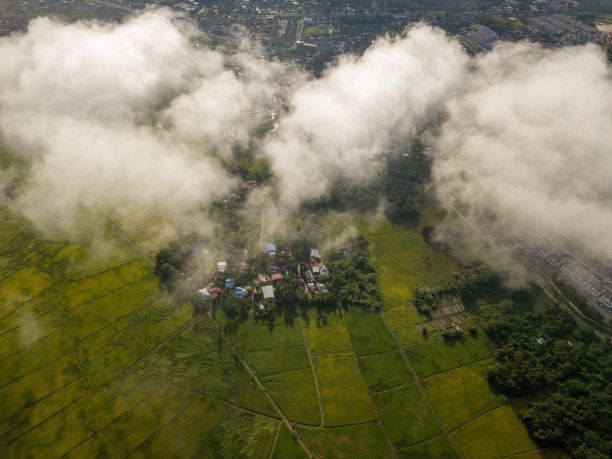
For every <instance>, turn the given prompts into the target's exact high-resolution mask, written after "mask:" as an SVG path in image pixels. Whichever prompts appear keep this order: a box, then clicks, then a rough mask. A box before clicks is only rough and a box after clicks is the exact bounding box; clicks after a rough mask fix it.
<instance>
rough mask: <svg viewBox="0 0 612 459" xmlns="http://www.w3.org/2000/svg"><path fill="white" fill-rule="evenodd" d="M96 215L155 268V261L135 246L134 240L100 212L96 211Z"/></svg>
mask: <svg viewBox="0 0 612 459" xmlns="http://www.w3.org/2000/svg"><path fill="white" fill-rule="evenodd" d="M98 214H100V216H101V217H102V218H103V219H104V220H106V223H108V224H109V225H110V226H111V227H112V228H113V229H114V230H115V231H117V233H119V235H120V236H121V237H122V238H123V239H125V240H126V241H127V242H129V243H130V245H131V246H132V247H133V248H134V249H135V250H136V251H137V252H138V253H140V254H141V255H142V256H143V257H145V259H146V260H147V261H148V262H149V263H151V264H152V265H153V266H155V261H154V260H153V258H151V257H150V256H149V254H148V253H147V252H146V251H145V250H144V249H143V248H141V247H140V246H139V245H138V244H136V242H134V240H133V239H132V238H130V237H129V236H128V235H127V234H126V233H125V232H124V231H123V230H122V229H121V228H120V227H119V226H118V225H117V224H115V223H114V222H113V221H112V220H111V219H110V218H108V217H107V216H106V215H104V214H103V213H102V212H100V211H98Z"/></svg>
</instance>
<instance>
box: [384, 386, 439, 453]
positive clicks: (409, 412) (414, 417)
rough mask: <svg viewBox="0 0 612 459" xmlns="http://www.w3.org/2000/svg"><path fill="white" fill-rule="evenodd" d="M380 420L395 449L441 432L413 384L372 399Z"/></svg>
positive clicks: (432, 414)
mask: <svg viewBox="0 0 612 459" xmlns="http://www.w3.org/2000/svg"><path fill="white" fill-rule="evenodd" d="M372 399H373V400H374V403H376V406H377V408H378V412H379V413H380V417H381V419H382V421H383V424H384V425H385V428H386V429H387V432H389V436H390V437H391V439H392V440H393V443H394V444H395V446H396V447H397V448H403V447H405V446H408V445H410V444H412V443H416V442H418V441H421V440H425V439H426V438H429V437H433V436H434V435H437V434H439V433H441V432H442V428H441V427H440V424H438V421H437V420H436V417H435V415H434V413H433V412H432V411H431V409H430V408H429V406H428V405H427V402H426V401H425V399H423V396H422V395H421V392H420V391H419V389H418V387H417V386H416V384H409V385H406V386H402V387H398V388H397V389H393V390H389V391H385V392H379V393H377V394H374V395H373V396H372Z"/></svg>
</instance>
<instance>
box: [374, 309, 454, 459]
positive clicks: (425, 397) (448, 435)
mask: <svg viewBox="0 0 612 459" xmlns="http://www.w3.org/2000/svg"><path fill="white" fill-rule="evenodd" d="M380 316H381V317H382V320H383V322H384V323H385V326H386V327H387V330H389V333H391V336H392V337H393V339H394V341H395V344H397V347H398V348H399V350H400V352H401V353H402V357H403V358H404V362H406V365H408V368H409V369H410V372H411V373H412V376H413V377H414V381H415V383H416V386H417V388H418V389H419V392H420V393H421V396H422V397H423V399H424V400H425V403H427V406H429V409H430V410H431V412H432V413H433V414H434V416H435V417H436V421H438V424H439V425H440V427H441V428H442V433H443V435H444V436H446V438H448V441H449V442H450V444H451V445H452V446H453V448H455V451H457V454H458V455H459V457H462V458H463V457H465V456H464V455H463V453H462V452H461V450H460V449H459V448H458V447H457V445H456V444H455V442H454V441H453V439H452V437H451V436H450V432H449V431H448V429H447V428H446V426H445V425H444V423H443V422H442V419H441V418H440V416H439V415H438V413H437V411H436V410H435V409H434V407H433V405H432V404H431V402H430V401H429V398H427V394H426V393H425V390H424V389H423V385H422V384H421V380H420V379H419V375H417V373H416V371H415V370H414V367H413V366H412V364H411V363H410V360H408V356H406V352H405V351H404V348H402V346H401V345H400V342H399V340H398V339H397V336H396V335H395V332H394V331H393V329H392V328H391V327H389V324H388V323H387V319H386V318H385V313H384V312H381V313H380Z"/></svg>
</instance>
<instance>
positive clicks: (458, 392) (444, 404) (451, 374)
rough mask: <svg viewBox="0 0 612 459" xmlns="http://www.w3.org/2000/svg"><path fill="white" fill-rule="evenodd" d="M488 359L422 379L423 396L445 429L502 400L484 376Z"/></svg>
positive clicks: (450, 428)
mask: <svg viewBox="0 0 612 459" xmlns="http://www.w3.org/2000/svg"><path fill="white" fill-rule="evenodd" d="M491 363H492V361H491V360H485V361H482V362H476V363H473V364H471V365H466V366H463V367H459V368H455V369H454V370H449V371H445V372H444V373H440V374H437V375H435V376H431V377H430V378H427V379H426V380H425V381H424V382H423V387H424V389H425V393H426V394H427V397H428V398H429V400H430V401H431V403H432V405H433V406H434V409H435V410H436V412H437V413H438V414H439V415H440V417H441V418H442V421H443V422H444V425H446V427H447V428H448V429H449V430H454V429H456V428H457V427H459V426H460V425H462V424H463V423H465V422H467V421H469V420H470V419H473V418H474V417H476V416H477V415H478V414H480V413H482V412H484V411H487V410H490V409H491V408H494V407H496V406H499V405H501V404H502V400H501V399H500V398H499V396H497V395H496V394H494V393H493V392H492V391H491V389H490V388H489V385H488V383H487V380H486V379H485V376H484V373H485V371H486V369H487V368H488V366H489V365H491Z"/></svg>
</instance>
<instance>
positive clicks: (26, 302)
mask: <svg viewBox="0 0 612 459" xmlns="http://www.w3.org/2000/svg"><path fill="white" fill-rule="evenodd" d="M45 274H46V273H45ZM58 285H59V284H56V283H53V284H51V285H49V286H48V287H47V288H46V289H44V290H42V291H41V292H40V293H39V294H38V295H36V296H33V297H32V298H30V299H29V300H27V301H24V302H23V303H21V304H20V305H19V306H17V307H16V308H15V309H13V310H12V311H10V312H7V313H6V314H5V315H4V316H3V317H0V322H2V321H4V320H5V319H6V318H7V317H8V316H11V315H13V314H14V313H15V312H17V311H19V310H20V309H21V308H23V307H24V306H25V305H27V304H29V303H31V302H32V301H34V300H35V299H36V298H38V297H40V296H42V295H44V294H45V293H46V292H47V290H51V289H52V288H55V287H57V286H58ZM51 311H53V309H50V310H49V312H51ZM45 314H46V313H45ZM43 315H44V314H41V315H40V316H38V317H41V316H43ZM38 317H34V319H37V318H38ZM34 319H32V320H34ZM17 328H19V327H17Z"/></svg>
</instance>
